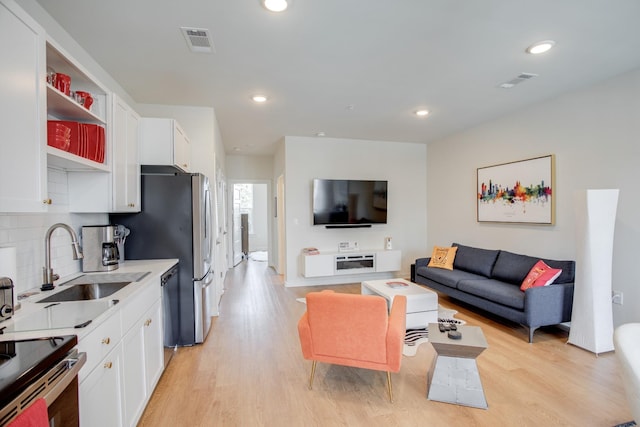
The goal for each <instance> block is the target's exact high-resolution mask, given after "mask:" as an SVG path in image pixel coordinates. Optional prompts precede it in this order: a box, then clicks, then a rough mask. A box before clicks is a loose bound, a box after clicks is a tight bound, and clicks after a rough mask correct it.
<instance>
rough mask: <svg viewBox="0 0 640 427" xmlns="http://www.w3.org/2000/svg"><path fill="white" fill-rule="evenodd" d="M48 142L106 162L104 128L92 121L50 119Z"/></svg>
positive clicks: (79, 154) (78, 154)
mask: <svg viewBox="0 0 640 427" xmlns="http://www.w3.org/2000/svg"><path fill="white" fill-rule="evenodd" d="M47 130H48V132H47V144H48V145H50V146H52V147H55V148H59V149H60V150H64V151H67V152H69V153H71V154H75V155H77V156H80V157H84V158H85V159H89V160H93V161H94V162H98V163H104V155H105V153H104V149H105V134H104V128H103V127H102V126H99V125H95V124H90V123H79V122H72V121H65V120H49V121H48V123H47Z"/></svg>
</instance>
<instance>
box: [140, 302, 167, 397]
mask: <svg viewBox="0 0 640 427" xmlns="http://www.w3.org/2000/svg"><path fill="white" fill-rule="evenodd" d="M144 319H145V320H144V348H145V353H144V354H145V362H146V363H145V373H146V376H147V378H146V379H147V390H148V394H147V401H148V400H149V398H150V397H151V392H152V391H153V389H155V388H156V385H157V384H158V381H159V380H160V377H161V376H162V372H163V371H164V326H163V323H164V322H163V316H162V301H161V300H160V299H158V300H157V301H156V303H155V304H154V305H153V307H151V309H150V310H149V311H148V312H147V314H146V315H145V317H144Z"/></svg>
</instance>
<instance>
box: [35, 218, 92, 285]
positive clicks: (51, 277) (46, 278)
mask: <svg viewBox="0 0 640 427" xmlns="http://www.w3.org/2000/svg"><path fill="white" fill-rule="evenodd" d="M57 228H64V229H65V230H67V232H68V233H69V235H70V236H71V247H72V248H73V259H82V252H81V250H80V245H79V244H78V236H76V232H75V231H73V228H71V227H69V226H68V225H67V224H63V223H61V222H59V223H57V224H53V225H52V226H51V227H49V230H47V233H46V235H45V238H44V262H45V264H44V267H43V268H42V286H41V287H40V290H42V291H50V290H52V289H53V282H54V281H55V280H58V279H59V278H60V276H59V275H57V274H54V273H53V269H52V268H51V234H53V232H54V231H55V230H56V229H57Z"/></svg>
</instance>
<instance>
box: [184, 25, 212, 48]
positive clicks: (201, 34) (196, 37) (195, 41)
mask: <svg viewBox="0 0 640 427" xmlns="http://www.w3.org/2000/svg"><path fill="white" fill-rule="evenodd" d="M180 29H181V30H182V34H183V35H184V39H185V40H186V41H187V45H188V46H189V49H191V51H192V52H197V53H211V52H213V42H212V41H211V34H210V33H209V30H206V29H203V28H189V27H180Z"/></svg>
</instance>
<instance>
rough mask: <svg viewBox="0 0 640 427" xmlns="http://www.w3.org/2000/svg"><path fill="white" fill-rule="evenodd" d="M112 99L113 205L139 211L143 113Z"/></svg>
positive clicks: (117, 208)
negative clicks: (141, 115)
mask: <svg viewBox="0 0 640 427" xmlns="http://www.w3.org/2000/svg"><path fill="white" fill-rule="evenodd" d="M113 98H114V102H113V122H112V129H113V139H112V145H113V170H112V174H113V209H112V210H111V212H140V162H139V160H138V134H139V123H140V116H139V115H138V114H137V113H136V112H135V111H134V110H133V109H132V108H131V107H129V106H128V105H127V104H126V103H125V102H124V101H122V100H121V99H120V98H119V97H117V96H115V95H114V97H113Z"/></svg>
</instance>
